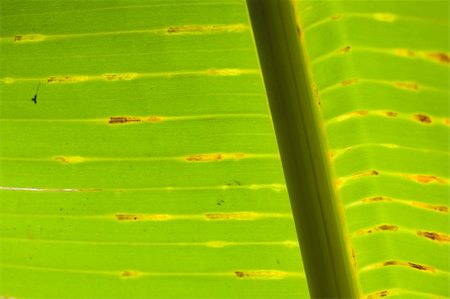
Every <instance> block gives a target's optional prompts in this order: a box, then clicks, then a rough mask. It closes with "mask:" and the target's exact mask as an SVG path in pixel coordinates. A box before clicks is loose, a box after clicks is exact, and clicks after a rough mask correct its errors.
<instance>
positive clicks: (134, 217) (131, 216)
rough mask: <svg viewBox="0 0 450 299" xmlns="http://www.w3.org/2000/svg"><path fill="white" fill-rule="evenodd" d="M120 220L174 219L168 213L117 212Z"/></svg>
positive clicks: (117, 217)
mask: <svg viewBox="0 0 450 299" xmlns="http://www.w3.org/2000/svg"><path fill="white" fill-rule="evenodd" d="M116 219H117V220H119V221H142V220H146V221H167V220H170V219H172V217H171V216H170V215H168V214H116Z"/></svg>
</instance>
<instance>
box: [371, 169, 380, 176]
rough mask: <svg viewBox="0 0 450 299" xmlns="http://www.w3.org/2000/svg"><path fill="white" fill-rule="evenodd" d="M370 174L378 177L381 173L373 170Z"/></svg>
mask: <svg viewBox="0 0 450 299" xmlns="http://www.w3.org/2000/svg"><path fill="white" fill-rule="evenodd" d="M370 174H371V175H378V174H379V172H378V171H376V170H372V171H371V172H370Z"/></svg>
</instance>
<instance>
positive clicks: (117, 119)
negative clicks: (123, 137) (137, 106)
mask: <svg viewBox="0 0 450 299" xmlns="http://www.w3.org/2000/svg"><path fill="white" fill-rule="evenodd" d="M140 121H141V119H140V118H137V117H127V116H112V117H110V118H109V123H110V124H113V125H114V124H125V123H130V122H140Z"/></svg>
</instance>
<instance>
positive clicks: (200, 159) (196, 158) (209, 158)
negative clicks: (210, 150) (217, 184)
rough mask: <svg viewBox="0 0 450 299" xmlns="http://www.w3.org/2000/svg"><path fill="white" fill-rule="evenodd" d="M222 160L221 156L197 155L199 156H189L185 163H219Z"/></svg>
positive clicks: (218, 154)
mask: <svg viewBox="0 0 450 299" xmlns="http://www.w3.org/2000/svg"><path fill="white" fill-rule="evenodd" d="M221 159H222V154H220V153H217V154H199V155H190V156H187V157H186V160H187V161H190V162H208V161H219V160H221Z"/></svg>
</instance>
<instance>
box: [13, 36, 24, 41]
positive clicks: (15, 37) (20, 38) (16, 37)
mask: <svg viewBox="0 0 450 299" xmlns="http://www.w3.org/2000/svg"><path fill="white" fill-rule="evenodd" d="M22 38H23V36H22V35H16V36H14V41H15V42H20V41H21V40H22Z"/></svg>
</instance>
